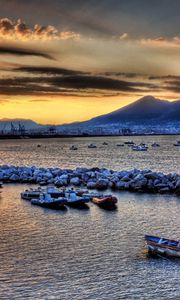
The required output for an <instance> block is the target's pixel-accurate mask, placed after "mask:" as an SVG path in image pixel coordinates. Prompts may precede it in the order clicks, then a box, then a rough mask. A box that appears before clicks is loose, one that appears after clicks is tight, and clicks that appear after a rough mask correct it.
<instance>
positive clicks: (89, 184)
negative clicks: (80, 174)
mask: <svg viewBox="0 0 180 300" xmlns="http://www.w3.org/2000/svg"><path fill="white" fill-rule="evenodd" d="M87 188H88V189H95V188H96V182H95V181H92V180H91V181H88V182H87Z"/></svg>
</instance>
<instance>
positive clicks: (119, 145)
mask: <svg viewBox="0 0 180 300" xmlns="http://www.w3.org/2000/svg"><path fill="white" fill-rule="evenodd" d="M116 146H117V147H124V144H117V145H116Z"/></svg>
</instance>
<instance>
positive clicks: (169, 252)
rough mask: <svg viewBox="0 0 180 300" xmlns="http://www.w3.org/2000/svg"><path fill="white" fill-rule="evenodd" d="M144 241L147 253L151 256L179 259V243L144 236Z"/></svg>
mask: <svg viewBox="0 0 180 300" xmlns="http://www.w3.org/2000/svg"><path fill="white" fill-rule="evenodd" d="M145 241H146V244H147V248H148V252H149V254H151V255H155V256H157V255H160V256H161V255H162V256H169V257H178V258H180V241H174V240H169V239H165V238H161V237H157V236H151V235H145Z"/></svg>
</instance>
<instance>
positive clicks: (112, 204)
mask: <svg viewBox="0 0 180 300" xmlns="http://www.w3.org/2000/svg"><path fill="white" fill-rule="evenodd" d="M117 201H118V200H117V198H116V197H114V196H109V195H108V196H104V197H102V198H97V197H94V198H93V199H92V202H93V203H94V204H96V205H98V206H99V207H102V208H105V209H113V208H116V204H117Z"/></svg>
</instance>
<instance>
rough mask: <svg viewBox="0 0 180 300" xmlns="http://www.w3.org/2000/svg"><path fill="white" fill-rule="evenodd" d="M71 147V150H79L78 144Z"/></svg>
mask: <svg viewBox="0 0 180 300" xmlns="http://www.w3.org/2000/svg"><path fill="white" fill-rule="evenodd" d="M69 149H70V150H78V148H77V147H76V146H74V145H72V146H71V147H70V148H69Z"/></svg>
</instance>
